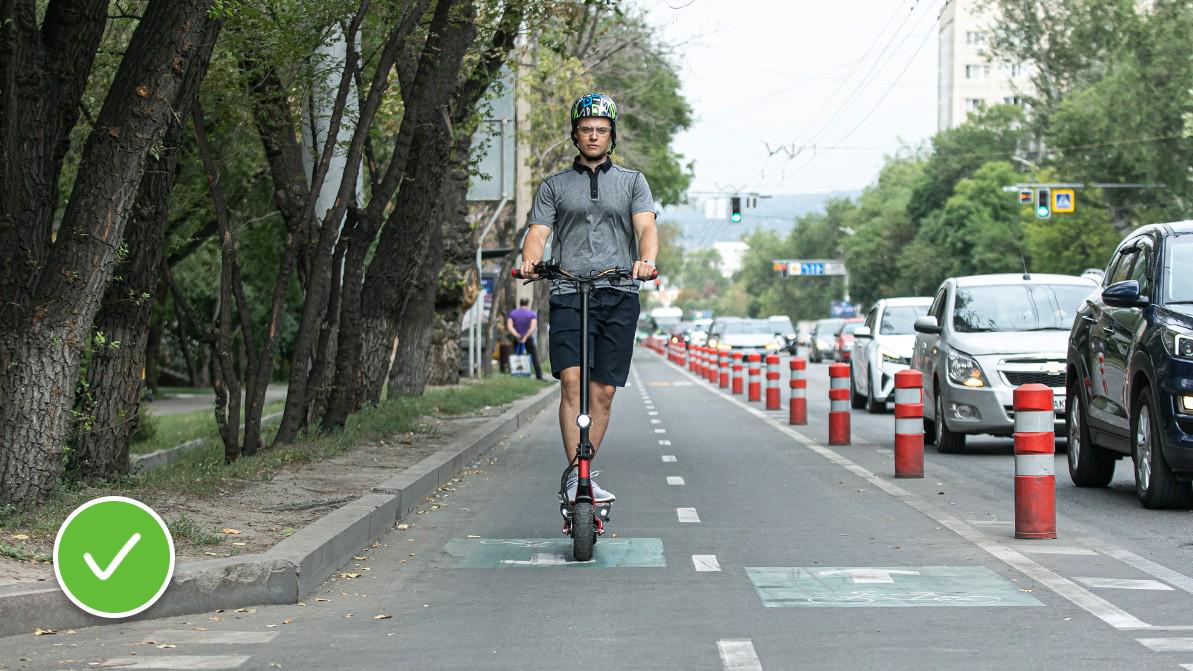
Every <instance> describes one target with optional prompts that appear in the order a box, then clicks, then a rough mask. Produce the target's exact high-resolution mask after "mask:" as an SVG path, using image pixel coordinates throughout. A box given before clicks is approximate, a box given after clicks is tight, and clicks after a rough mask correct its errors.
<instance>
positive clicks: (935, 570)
mask: <svg viewBox="0 0 1193 671" xmlns="http://www.w3.org/2000/svg"><path fill="white" fill-rule="evenodd" d="M746 574H747V575H749V576H750V582H752V583H753V584H754V589H755V591H757V592H758V597H759V598H760V599H762V605H764V606H766V607H767V608H918V607H925V606H936V607H941V606H944V607H953V608H956V607H969V606H1042V605H1044V604H1042V603H1040V602H1039V601H1037V600H1036V599H1035V598H1034V597H1032V596H1031V594H1029V593H1027V592H1025V591H1023V590H1021V589H1020V588H1019V587H1017V586H1015V584H1014V583H1011V582H1008V581H1007V580H1005V579H1003V578H1002V577H1001V576H999V575H998V574H996V573H994V572H993V571H991V570H990V569H988V568H986V567H984V566H897V567H869V568H867V567H833V566H805V567H792V568H788V567H767V568H751V567H747V568H746Z"/></svg>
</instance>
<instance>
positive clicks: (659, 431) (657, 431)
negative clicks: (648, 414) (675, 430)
mask: <svg viewBox="0 0 1193 671" xmlns="http://www.w3.org/2000/svg"><path fill="white" fill-rule="evenodd" d="M654 432H655V433H667V429H655V430H654Z"/></svg>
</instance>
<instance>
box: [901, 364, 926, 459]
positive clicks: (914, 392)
mask: <svg viewBox="0 0 1193 671" xmlns="http://www.w3.org/2000/svg"><path fill="white" fill-rule="evenodd" d="M923 379H924V378H923V375H921V374H920V372H919V371H918V370H901V371H899V372H898V373H895V477H896V478H922V477H924V385H923Z"/></svg>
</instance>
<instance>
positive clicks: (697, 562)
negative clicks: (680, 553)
mask: <svg viewBox="0 0 1193 671" xmlns="http://www.w3.org/2000/svg"><path fill="white" fill-rule="evenodd" d="M692 566H695V567H696V570H697V571H717V572H719V571H720V570H721V564H720V562H718V561H717V556H716V555H692Z"/></svg>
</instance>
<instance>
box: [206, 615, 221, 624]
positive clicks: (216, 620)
mask: <svg viewBox="0 0 1193 671" xmlns="http://www.w3.org/2000/svg"><path fill="white" fill-rule="evenodd" d="M207 619H208V620H211V621H212V622H223V620H224V618H222V617H220V616H219V615H212V616H211V617H209V618H207Z"/></svg>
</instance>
